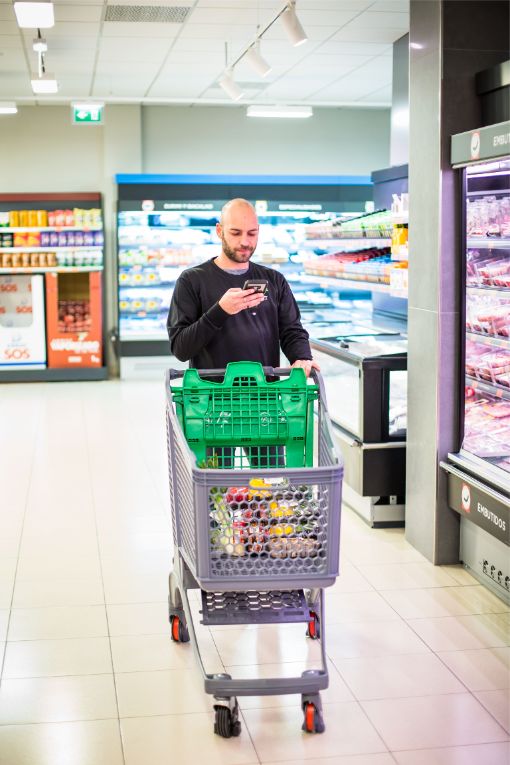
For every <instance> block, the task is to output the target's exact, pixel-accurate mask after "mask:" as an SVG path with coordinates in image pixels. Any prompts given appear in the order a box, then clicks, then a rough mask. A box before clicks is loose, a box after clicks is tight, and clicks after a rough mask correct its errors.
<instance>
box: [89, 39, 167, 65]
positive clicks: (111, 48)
mask: <svg viewBox="0 0 510 765" xmlns="http://www.w3.org/2000/svg"><path fill="white" fill-rule="evenodd" d="M171 46H172V40H169V39H168V38H165V37H160V38H155V39H152V40H144V39H140V38H138V37H103V38H102V40H101V47H100V52H99V60H100V61H102V62H103V63H104V62H106V61H113V62H115V61H118V60H119V58H126V57H128V58H129V59H130V60H131V61H162V60H163V58H164V57H165V56H166V54H167V53H168V51H169V50H170V48H171Z"/></svg>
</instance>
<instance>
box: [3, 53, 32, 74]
mask: <svg viewBox="0 0 510 765" xmlns="http://www.w3.org/2000/svg"><path fill="white" fill-rule="evenodd" d="M26 69H27V62H26V59H25V55H24V53H23V51H22V50H15V49H14V48H11V49H10V50H5V51H3V52H2V53H0V72H4V73H6V74H7V73H8V72H13V71H16V70H18V71H24V72H26Z"/></svg>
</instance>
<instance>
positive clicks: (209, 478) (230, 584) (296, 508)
mask: <svg viewBox="0 0 510 765" xmlns="http://www.w3.org/2000/svg"><path fill="white" fill-rule="evenodd" d="M205 378H207V379H205ZM211 378H212V380H211ZM217 378H224V379H223V381H220V382H218V381H215V380H217ZM312 379H313V382H312V380H307V379H306V377H305V373H304V371H303V370H302V369H272V368H267V367H262V366H261V365H260V364H258V363H256V362H233V363H231V364H228V366H227V369H226V370H200V371H197V370H196V369H187V370H185V371H183V370H169V371H168V372H167V374H166V392H167V406H166V410H167V443H168V464H169V478H170V502H171V510H172V521H173V534H174V544H175V552H174V568H173V571H172V573H171V574H170V577H169V617H170V623H171V636H172V639H173V640H174V641H175V642H180V643H185V642H188V641H189V640H190V637H191V640H192V643H193V647H194V649H195V653H196V656H197V661H198V663H199V665H200V668H201V670H202V673H203V676H204V685H205V692H206V693H209V694H211V695H212V696H214V709H215V724H214V731H215V733H217V734H219V735H220V736H223V737H225V738H229V737H230V736H238V735H239V733H240V731H241V723H240V721H239V708H238V703H237V697H238V696H262V695H279V694H289V693H294V694H301V705H302V711H303V716H304V721H303V726H302V728H303V730H305V731H307V732H310V733H313V732H315V733H321V732H322V731H323V730H324V721H323V716H322V706H321V700H320V691H321V690H324V689H325V688H327V687H328V671H327V666H326V652H325V622H324V593H323V589H324V588H325V587H328V586H330V585H332V584H333V583H334V581H335V578H336V576H337V574H338V561H339V543H340V506H341V487H342V475H343V467H342V464H341V462H340V460H339V458H338V456H337V454H336V452H335V449H334V446H333V439H332V434H331V425H330V420H329V417H328V412H327V407H326V398H325V393H324V386H323V382H322V378H321V377H320V375H319V374H318V373H316V372H315V371H313V373H312ZM190 589H200V591H201V599H202V610H201V616H202V618H201V622H202V624H205V625H209V626H214V625H224V624H231V625H232V624H237V625H243V624H274V623H280V624H281V623H285V624H289V623H293V622H303V623H304V624H306V635H307V636H308V637H309V638H311V639H313V640H318V641H320V656H321V666H320V668H318V669H308V670H305V671H304V672H303V673H302V674H301V676H299V677H293V678H282V677H278V678H272V679H268V678H258V679H255V680H247V679H235V678H232V677H231V676H230V675H228V674H224V673H222V674H207V672H206V671H205V668H204V664H203V661H202V658H201V655H200V649H199V646H198V643H197V638H196V634H195V630H194V626H193V619H192V615H191V611H190V604H189V598H188V591H189V590H190ZM304 631H305V630H303V632H304Z"/></svg>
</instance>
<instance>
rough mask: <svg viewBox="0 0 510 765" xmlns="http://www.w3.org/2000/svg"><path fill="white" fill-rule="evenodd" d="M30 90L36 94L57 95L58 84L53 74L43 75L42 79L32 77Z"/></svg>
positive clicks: (35, 76)
mask: <svg viewBox="0 0 510 765" xmlns="http://www.w3.org/2000/svg"><path fill="white" fill-rule="evenodd" d="M32 90H33V91H34V93H36V94H41V95H43V94H47V93H58V82H57V81H56V79H55V77H54V75H53V74H45V75H44V77H37V75H36V74H33V75H32Z"/></svg>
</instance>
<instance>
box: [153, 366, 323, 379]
mask: <svg viewBox="0 0 510 765" xmlns="http://www.w3.org/2000/svg"><path fill="white" fill-rule="evenodd" d="M168 371H169V374H170V379H171V380H178V379H179V378H180V377H184V372H186V371H187V370H186V369H169V370H168ZM262 371H263V372H264V374H265V375H267V376H273V375H275V376H276V375H289V374H290V373H291V372H292V367H276V368H274V367H262ZM313 371H315V370H313ZM225 372H226V370H225V369H197V374H199V375H200V377H223V376H224V374H225Z"/></svg>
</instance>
